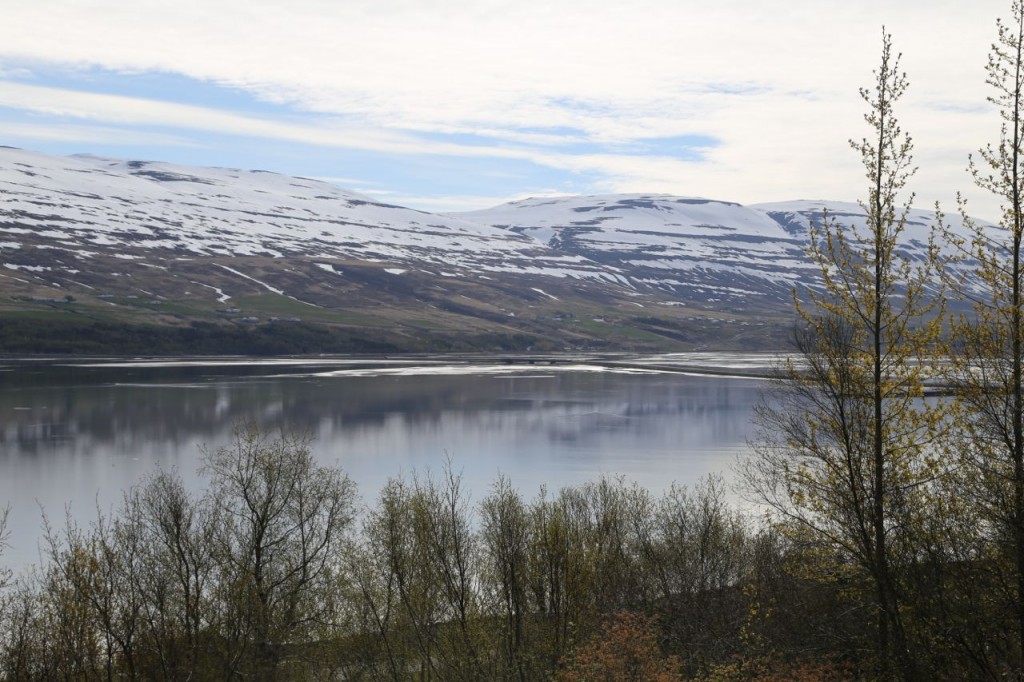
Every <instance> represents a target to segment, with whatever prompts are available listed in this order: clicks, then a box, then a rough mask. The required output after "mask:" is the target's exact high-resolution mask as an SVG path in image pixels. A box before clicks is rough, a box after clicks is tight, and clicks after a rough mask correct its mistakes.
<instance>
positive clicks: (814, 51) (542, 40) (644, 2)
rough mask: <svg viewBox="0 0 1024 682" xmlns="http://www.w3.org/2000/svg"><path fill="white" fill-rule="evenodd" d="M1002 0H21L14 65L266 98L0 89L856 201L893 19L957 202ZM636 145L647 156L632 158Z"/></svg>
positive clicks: (121, 116) (213, 120)
mask: <svg viewBox="0 0 1024 682" xmlns="http://www.w3.org/2000/svg"><path fill="white" fill-rule="evenodd" d="M1005 5H1006V3H1005V2H1004V1H1003V0H999V1H998V2H997V1H996V0H978V1H977V2H974V3H963V2H958V1H956V0H931V1H929V2H925V1H923V0H906V1H904V2H900V3H892V2H884V1H883V0H864V2H860V3H848V2H841V1H840V0H788V1H787V2H785V3H783V2H777V1H774V0H761V1H760V2H752V1H742V0H719V1H718V2H715V3H711V2H699V1H694V2H678V0H636V1H635V2H632V3H628V4H623V3H618V4H612V3H593V2H583V1H582V0H562V1H561V2H558V3H551V2H547V1H541V0H515V1H513V0H476V1H474V0H417V1H415V2H414V1H411V0H346V1H345V2H335V1H333V0H295V2H292V3H289V4H288V5H287V7H285V6H284V5H282V4H281V3H277V2H270V1H269V0H264V1H260V0H247V1H243V0H202V1H200V0H177V1H176V2H174V3H149V2H135V3H124V2H119V1H116V0H87V1H83V0H47V2H37V3H27V2H26V3H14V4H12V6H11V7H8V8H5V15H4V21H3V22H2V23H0V73H10V74H19V73H23V70H24V69H29V70H32V69H33V68H34V67H36V66H46V67H47V68H48V69H61V70H66V71H65V72H66V73H68V74H71V75H70V76H68V78H69V79H72V78H73V75H74V74H75V73H78V74H80V75H84V76H87V75H88V73H89V71H90V69H102V70H104V71H105V72H116V73H123V74H125V82H130V80H131V79H130V77H129V74H138V73H169V74H181V75H182V76H184V77H187V78H189V79H194V80H196V81H198V82H202V83H206V84H208V85H210V86H216V87H220V88H226V89H229V90H231V91H234V92H238V93H243V94H245V95H247V96H250V97H253V98H256V99H258V100H260V101H262V102H265V103H267V104H268V109H267V111H266V112H264V111H263V110H261V111H260V115H255V114H253V113H249V112H244V111H241V110H229V109H226V108H219V109H218V108H216V107H204V106H195V105H187V104H182V103H179V102H174V101H161V99H162V98H149V99H147V98H143V97H130V96H127V94H126V93H121V94H120V95H115V94H114V93H112V92H108V93H106V94H100V93H85V92H81V91H77V92H76V91H75V88H73V87H70V86H68V85H67V84H66V83H65V87H53V88H46V87H42V86H38V85H37V86H32V85H30V84H27V83H24V82H21V83H14V82H11V81H9V82H7V83H5V84H3V85H0V100H2V101H3V102H6V103H7V106H11V107H17V108H21V109H25V110H31V111H33V112H36V113H37V114H45V115H49V116H66V117H70V118H72V119H75V120H76V121H78V122H79V125H80V122H81V121H83V120H86V121H93V122H95V123H96V124H97V125H100V126H104V127H107V128H110V127H112V126H116V125H123V126H154V127H159V128H162V129H164V130H159V131H157V132H159V133H161V134H167V135H171V136H182V134H181V133H179V132H178V131H179V130H203V131H209V132H217V133H220V134H224V135H236V136H249V137H266V138H270V139H277V140H287V141H292V142H296V143H299V144H303V145H328V146H334V147H338V148H347V149H361V150H366V151H372V152H375V153H385V154H392V155H415V156H419V157H423V156H431V155H433V156H438V157H449V158H451V157H460V158H468V159H477V160H480V162H481V168H482V169H491V170H493V169H495V168H498V167H499V166H500V164H501V162H502V161H503V160H504V161H526V162H529V163H532V164H536V165H538V166H543V167H544V168H553V169H558V170H562V171H565V172H567V173H575V174H580V175H587V176H592V182H593V187H594V188H595V189H608V190H611V189H621V190H625V189H639V188H641V186H642V185H646V186H644V187H643V189H644V190H646V191H660V190H674V191H679V192H681V193H689V194H694V193H699V194H706V195H714V196H718V197H723V198H732V199H736V200H740V201H753V200H766V199H778V198H788V197H791V196H795V195H799V196H807V195H818V196H834V197H840V198H846V197H849V196H851V195H852V194H854V193H855V192H856V191H857V190H858V189H859V187H860V185H861V184H862V183H861V180H860V177H861V172H860V170H859V169H858V167H857V159H856V157H855V155H853V154H852V153H851V152H849V150H848V149H847V147H846V144H845V141H846V139H847V138H848V137H851V136H858V135H860V134H861V131H862V129H863V122H862V120H861V118H860V113H861V112H862V111H863V106H862V105H861V103H860V102H859V101H858V99H857V87H858V86H860V85H865V84H868V83H869V81H870V77H871V76H870V74H871V70H872V69H873V68H874V67H875V62H876V60H877V54H878V49H879V47H880V43H881V39H880V38H881V28H880V27H881V25H882V24H883V23H885V24H886V26H887V27H888V29H889V30H891V31H892V32H893V34H894V41H895V45H896V47H897V48H898V49H900V50H902V51H903V52H904V54H905V57H904V67H905V68H906V70H907V71H908V73H909V75H910V80H911V89H910V91H909V93H908V96H907V98H906V101H905V108H904V109H901V115H903V114H902V112H903V111H905V112H906V114H905V121H906V126H905V127H906V128H907V129H909V130H911V131H912V132H913V133H914V135H915V138H916V139H917V140H918V145H919V149H920V150H921V154H922V156H921V158H922V159H927V160H928V161H929V164H930V167H928V168H925V167H924V166H923V165H922V171H921V173H920V175H919V177H918V179H917V180H918V181H916V182H915V186H919V187H922V188H924V190H923V191H922V192H921V194H923V195H927V196H929V197H930V196H932V195H935V196H937V197H943V198H944V197H947V196H951V194H952V193H953V192H954V191H955V189H958V188H960V187H962V186H963V185H967V184H969V183H968V182H967V179H966V178H965V177H964V176H963V173H962V170H963V165H964V164H965V159H966V154H967V153H968V152H969V151H970V150H971V149H974V148H976V147H977V146H979V145H980V144H982V143H984V142H985V141H988V140H991V139H993V136H994V134H997V133H998V127H997V126H998V124H996V126H995V127H993V125H992V124H991V120H990V117H989V116H988V114H987V113H986V110H984V108H980V109H979V103H982V102H984V98H985V95H986V94H987V93H986V91H985V90H986V89H985V86H984V74H983V66H984V63H985V54H986V51H987V49H988V45H989V43H990V42H991V40H992V38H993V36H994V19H995V17H997V16H1000V15H1004V14H1006V12H1007V9H1008V8H1007V7H1006V6H1005ZM55 18H59V19H55ZM41 26H45V27H46V29H45V30H40V29H39V27H41ZM19 70H21V71H19ZM17 77H18V76H17V75H12V76H10V78H12V79H13V78H17ZM32 87H34V88H35V89H31V88H32ZM167 99H168V100H170V99H173V98H172V97H171V96H168V98H167ZM264 113H265V114H266V115H264ZM988 113H990V112H988ZM61 125H62V126H63V125H64V124H63V123H62V124H61ZM63 129H64V130H65V132H67V131H70V130H72V129H71V128H67V127H64V128H63ZM80 132H82V133H85V132H86V131H85V130H80ZM55 134H56V133H55ZM686 136H703V137H706V138H709V139H713V140H715V141H716V144H715V145H713V146H709V147H706V148H702V149H700V152H699V155H698V156H697V157H696V158H694V157H693V154H692V152H693V149H689V150H684V151H685V152H686V153H681V152H679V151H678V150H676V149H672V148H670V147H668V146H667V145H668V144H669V143H668V142H666V141H668V140H674V139H679V138H682V137H686ZM469 137H474V138H476V141H475V142H474V143H472V144H471V143H469V142H468V138H469ZM646 143H650V144H649V146H648V145H646ZM631 145H633V146H634V149H633V150H632V151H631V149H630V146H631ZM595 147H597V148H595ZM636 147H640V148H644V153H632V152H633V151H635V148H636ZM343 172H344V173H346V174H348V173H349V172H350V171H348V170H344V171H343ZM526 182H529V181H528V180H527V181H526Z"/></svg>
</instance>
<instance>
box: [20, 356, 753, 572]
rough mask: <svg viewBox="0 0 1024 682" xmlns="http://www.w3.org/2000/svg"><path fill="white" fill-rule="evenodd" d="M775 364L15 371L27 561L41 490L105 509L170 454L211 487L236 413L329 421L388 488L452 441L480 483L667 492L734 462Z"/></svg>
mask: <svg viewBox="0 0 1024 682" xmlns="http://www.w3.org/2000/svg"><path fill="white" fill-rule="evenodd" d="M764 385H765V384H764V382H762V381H758V380H755V379H742V378H726V377H718V376H692V375H682V374H672V373H644V372H639V373H618V372H609V371H589V370H588V369H587V368H579V367H576V368H564V367H563V368H548V367H518V368H508V367H505V368H500V367H498V368H491V369H490V370H488V369H487V368H483V369H482V370H481V371H480V372H475V371H474V370H473V368H467V367H462V368H461V369H459V371H450V372H446V371H445V367H443V366H439V367H434V366H431V371H430V372H426V373H424V372H416V371H398V370H389V371H386V372H374V371H371V370H367V369H366V368H359V369H353V368H348V369H346V367H345V366H343V367H341V368H339V367H337V366H323V365H322V364H317V363H313V364H309V365H305V364H303V363H293V364H282V363H259V364H245V363H238V364H228V365H204V364H201V363H200V364H197V365H181V364H171V365H160V364H151V365H147V364H132V363H123V364H120V365H118V366H110V365H100V366H68V365H66V364H63V365H62V364H56V363H11V364H8V365H7V367H5V368H4V371H3V372H2V373H0V466H2V472H3V475H2V476H0V506H2V505H4V504H5V503H8V502H9V503H10V505H11V510H12V511H11V523H12V528H11V529H12V537H11V544H12V548H11V549H10V550H8V554H7V555H6V556H7V559H8V561H7V562H8V563H9V564H10V565H15V566H22V565H24V564H27V563H30V562H34V561H35V560H36V557H37V550H36V547H37V544H38V539H39V537H40V527H41V514H40V506H41V507H42V508H43V509H44V510H45V511H46V513H47V514H48V515H49V516H50V518H51V520H53V521H54V522H55V525H57V526H60V525H61V523H62V520H63V514H64V512H65V509H68V511H69V513H70V514H71V516H72V517H73V518H76V519H78V520H79V521H80V522H82V523H88V522H89V521H91V520H92V519H93V518H94V517H95V515H96V508H97V505H98V506H99V508H100V509H103V510H109V509H110V507H111V505H115V504H117V503H118V502H119V501H120V499H121V496H122V494H123V491H125V490H127V489H128V488H129V487H130V486H131V485H133V484H135V483H136V482H138V481H139V480H140V479H141V478H143V477H144V476H145V475H146V474H148V473H150V472H153V471H155V470H157V468H159V467H162V468H177V469H178V471H179V472H180V473H181V474H182V477H183V478H184V479H185V481H186V484H187V485H189V486H190V487H192V489H194V490H197V491H198V490H200V489H201V488H202V481H201V478H200V477H199V476H198V475H197V473H196V469H197V467H198V466H199V464H200V459H201V456H200V446H202V445H205V446H206V447H210V448H216V447H218V446H220V445H223V444H226V443H227V442H228V440H229V438H230V434H231V428H232V425H233V424H235V423H237V422H240V421H242V420H254V421H256V422H258V423H260V424H261V425H262V426H263V427H266V428H270V429H277V428H288V429H291V430H300V431H308V432H310V433H312V434H313V436H314V438H315V441H314V444H313V448H314V451H315V453H316V454H317V456H318V458H319V459H320V460H321V461H324V462H328V463H337V464H338V465H340V466H341V467H342V468H343V469H344V470H345V471H347V472H348V473H349V475H350V476H351V477H352V478H353V480H355V482H356V483H357V484H358V485H359V490H360V493H361V494H362V496H363V498H364V500H366V501H367V503H369V504H372V503H373V502H374V500H375V498H376V496H377V494H378V492H379V490H380V488H381V486H382V485H383V484H384V483H385V482H386V481H387V479H388V478H390V477H393V476H398V475H410V474H412V473H413V472H416V473H418V474H421V475H422V474H425V473H426V472H427V471H428V470H429V471H432V472H435V473H438V472H440V470H441V468H442V467H443V466H444V462H445V460H446V457H448V458H450V460H451V462H452V465H453V467H454V468H455V470H456V471H458V472H461V473H462V475H463V482H464V484H465V486H466V487H467V489H468V490H469V491H470V492H471V493H472V496H473V499H474V500H479V499H481V498H482V497H483V496H484V495H486V493H487V492H488V490H489V488H490V486H491V484H492V483H493V482H494V481H495V480H496V478H497V477H498V475H499V474H501V475H505V476H507V477H508V478H509V479H510V480H511V481H512V483H513V484H514V485H516V486H517V487H519V488H520V489H521V490H522V492H523V494H524V495H526V496H527V497H532V496H533V495H534V494H535V493H536V492H537V490H538V489H539V487H540V486H541V485H546V486H547V487H548V488H549V489H552V490H557V489H558V488H559V487H561V486H563V485H568V484H574V483H581V482H584V481H587V480H593V479H595V478H597V477H598V476H600V475H601V474H622V475H624V476H626V477H627V480H630V481H636V482H637V483H639V484H641V485H644V486H646V487H648V488H649V489H651V490H652V491H654V492H661V491H662V490H664V489H666V488H667V487H668V486H669V485H671V483H672V482H673V481H676V482H679V483H684V484H688V485H692V484H693V483H695V482H696V481H697V480H698V479H699V478H700V477H702V476H704V475H706V474H708V473H712V472H721V473H723V474H726V475H728V469H729V467H730V466H731V464H732V462H733V461H734V459H735V457H736V454H737V453H739V452H741V451H743V450H744V449H745V447H746V441H747V439H748V438H749V437H751V436H753V434H754V432H753V427H752V425H751V423H750V420H751V414H752V408H753V405H754V404H755V403H756V401H757V399H758V393H759V389H761V388H763V387H764Z"/></svg>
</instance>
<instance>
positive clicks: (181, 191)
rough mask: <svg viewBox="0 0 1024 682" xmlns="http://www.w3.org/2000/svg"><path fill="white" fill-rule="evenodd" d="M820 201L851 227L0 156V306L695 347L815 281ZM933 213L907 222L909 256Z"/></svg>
mask: <svg viewBox="0 0 1024 682" xmlns="http://www.w3.org/2000/svg"><path fill="white" fill-rule="evenodd" d="M826 208H827V209H828V211H829V213H830V215H832V216H833V217H835V218H837V219H839V220H842V221H846V220H849V221H850V222H851V223H857V222H858V221H860V222H862V221H863V211H861V210H860V208H859V207H858V206H857V205H856V204H841V203H837V202H789V203H780V204H765V205H760V206H742V205H740V204H737V203H732V202H726V201H714V200H709V199H702V198H687V197H677V196H667V195H643V194H632V195H606V196H579V197H559V198H542V199H527V200H523V201H517V202H513V203H509V204H505V205H502V206H498V207H495V208H492V209H488V210H484V211H474V212H469V213H461V214H448V215H439V214H431V213H425V212H422V211H417V210H413V209H409V208H404V207H401V206H394V205H389V204H385V203H381V202H379V201H376V200H374V199H372V198H370V197H367V196H364V195H360V194H357V193H355V192H351V191H348V190H345V189H342V188H340V187H337V186H335V185H333V184H330V183H326V182H322V181H318V180H311V179H306V178H295V177H289V176H284V175H278V174H275V173H268V172H263V171H241V170H233V169H224V168H196V167H186V166H180V165H174V164H167V163H156V162H146V161H125V160H118V159H106V158H99V157H94V156H85V155H81V156H72V157H54V156H47V155H44V154H38V153H34V152H29V151H24V150H19V149H13V148H0V299H3V301H6V303H4V302H3V301H0V303H2V304H3V305H5V306H7V307H8V308H10V307H11V306H14V307H17V306H22V307H25V306H28V307H31V306H37V307H38V306H43V305H50V306H51V307H53V306H54V305H56V302H58V301H62V300H63V301H64V302H65V303H69V304H70V303H71V302H72V301H73V302H74V303H75V305H76V306H77V307H78V308H79V309H80V310H79V312H81V313H82V314H87V315H98V314H101V312H102V311H105V312H107V313H109V314H113V315H115V317H118V319H121V320H128V321H132V322H137V321H140V320H143V319H150V318H152V319H154V320H157V321H159V322H160V323H163V324H182V323H185V322H188V321H194V320H196V319H206V320H212V321H216V322H218V323H223V324H240V322H239V320H245V323H246V324H255V323H259V322H262V321H265V320H268V319H270V318H272V317H281V315H287V316H288V318H289V319H303V320H308V321H319V322H324V323H327V324H335V325H338V324H340V325H349V326H352V327H360V328H364V329H365V328H374V327H376V328H378V329H380V330H383V331H382V332H381V333H385V332H387V333H390V331H389V330H391V329H392V328H393V329H398V330H403V331H402V333H403V334H405V335H406V336H408V337H409V338H412V337H414V336H415V335H416V334H419V333H424V334H429V333H433V332H434V331H437V330H441V332H445V333H451V334H455V335H458V334H459V333H462V334H466V335H473V334H477V335H484V336H486V335H488V334H499V335H506V336H507V335H513V336H514V335H517V334H519V335H526V336H527V337H531V338H532V337H536V338H540V337H550V336H552V335H554V336H556V337H558V338H559V339H560V341H561V342H565V343H573V344H576V343H577V342H579V343H582V344H584V345H586V344H587V343H590V342H592V341H593V340H594V339H604V340H609V339H611V341H610V342H611V343H613V344H614V343H616V341H615V340H616V339H618V340H619V341H621V340H622V339H624V338H631V335H632V337H634V338H635V337H636V334H635V333H634V332H638V330H639V333H640V336H641V337H644V338H647V336H650V338H649V339H648V340H649V341H650V343H651V344H652V345H657V342H658V339H661V340H665V341H670V342H672V343H676V344H677V345H678V344H679V343H682V344H686V343H691V342H692V343H697V342H699V340H700V339H701V338H703V336H706V334H705V335H703V336H702V335H701V334H696V333H695V332H694V330H695V329H697V328H698V327H701V328H706V327H708V325H712V326H713V325H714V323H715V321H718V322H723V321H724V322H736V323H740V322H742V324H745V325H750V324H754V325H756V324H761V323H763V320H764V319H766V318H771V316H772V315H778V316H780V317H779V319H782V318H785V317H786V315H787V314H788V313H789V311H790V301H791V291H792V289H793V287H794V286H797V285H813V284H814V283H815V282H816V268H815V267H814V266H813V265H812V264H810V263H809V262H808V260H807V258H806V256H805V252H804V248H805V245H806V241H807V229H808V225H809V224H810V222H811V221H817V220H820V218H821V213H822V211H823V210H824V209H826ZM931 220H932V217H931V215H930V214H928V213H927V212H915V213H914V214H913V215H912V220H911V225H910V226H909V228H908V232H907V240H906V243H905V244H904V248H905V249H906V250H907V252H908V253H910V254H911V255H912V256H914V255H915V254H916V255H921V254H923V253H924V249H925V248H927V232H928V225H929V224H930V222H931ZM295 304H298V307H296V305H295ZM90 306H93V307H91V308H90ZM65 309H66V308H61V310H65ZM396 311H398V312H396ZM272 313H278V314H276V315H272ZM417 320H418V322H417ZM417 325H420V326H417ZM602 325H603V326H602ZM605 327H607V329H605ZM432 330H433V331H432ZM644 335H647V336H644ZM524 343H526V342H525V341H524ZM400 345H401V344H399V346H400Z"/></svg>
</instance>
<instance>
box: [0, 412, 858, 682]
mask: <svg viewBox="0 0 1024 682" xmlns="http://www.w3.org/2000/svg"><path fill="white" fill-rule="evenodd" d="M204 472H205V474H206V476H207V479H208V484H209V487H208V490H207V492H206V493H205V494H204V495H202V496H199V497H197V496H194V495H192V494H190V493H189V492H187V491H186V490H185V488H184V486H183V484H182V482H181V480H180V479H179V478H178V477H177V475H175V474H174V473H171V472H161V473H158V474H156V475H154V476H153V477H151V478H149V479H148V480H146V481H145V482H143V483H142V484H140V485H139V486H138V487H137V488H136V489H134V490H133V491H131V492H130V493H129V494H128V495H127V496H126V497H125V499H124V502H123V505H122V506H121V508H120V510H119V512H118V513H117V514H116V515H114V516H113V517H110V518H106V517H101V518H98V519H96V521H95V522H94V523H93V524H92V525H90V526H89V527H87V528H85V527H81V526H78V525H76V524H75V523H73V522H71V521H70V520H69V521H68V522H67V523H66V524H65V525H64V527H63V528H54V527H48V528H47V547H48V549H47V561H46V562H45V564H44V565H43V566H42V567H40V568H39V569H38V570H36V571H34V572H33V573H31V574H29V575H25V576H21V577H18V578H17V579H14V578H12V577H11V576H10V575H9V574H8V575H7V576H6V579H7V580H6V586H5V588H4V590H3V592H2V594H3V596H2V604H0V605H2V608H0V614H2V615H0V679H7V680H40V679H48V680H49V679H55V680H56V679H68V680H70V679H82V680H88V679H128V680H133V679H134V680H137V679H147V680H149V679H164V680H180V679H193V680H225V679H268V680H269V679H293V680H308V679H352V680H355V679H363V680H400V679H433V680H456V679H461V680H485V679H486V680H491V679H494V680H498V679H508V680H541V679H552V678H553V677H556V678H557V679H560V680H594V679H608V680H612V679H614V680H628V679H636V680H678V679H708V680H711V679H723V680H724V679H740V678H742V679H787V678H788V676H789V675H791V674H795V672H794V671H803V672H802V673H800V674H802V675H804V678H803V679H829V677H827V676H829V675H831V676H842V675H845V674H846V673H847V672H858V671H864V670H867V669H869V668H870V661H871V655H870V653H869V652H870V650H871V649H870V644H869V643H870V636H871V622H872V621H871V618H870V615H871V611H872V609H871V607H870V605H869V604H865V603H863V602H861V601H860V600H859V599H857V598H852V599H851V598H850V597H849V595H851V594H856V593H857V592H858V590H860V589H861V586H862V585H863V582H864V577H863V576H857V575H855V574H853V573H851V574H849V575H836V576H834V577H833V578H831V579H829V580H828V581H825V582H822V581H820V580H818V579H812V578H806V577H800V576H802V575H808V574H809V573H810V572H812V571H811V569H812V568H813V566H814V565H815V563H816V562H817V561H818V558H817V557H815V556H814V554H813V553H811V552H809V551H807V548H806V547H805V546H803V545H802V544H801V543H800V542H799V541H796V540H794V539H791V538H790V537H788V536H787V534H785V533H782V532H780V531H779V530H778V529H777V528H773V527H771V526H767V525H763V524H759V523H756V522H755V521H754V520H753V519H752V518H748V517H745V516H743V515H741V514H740V513H739V512H737V511H736V510H735V509H733V508H731V507H730V506H729V505H728V504H727V503H726V501H725V496H724V492H723V488H722V485H721V483H719V482H718V481H717V480H714V479H711V480H709V481H707V482H705V483H704V484H702V485H700V486H698V487H697V488H696V489H695V490H692V491H689V490H686V489H684V488H680V487H673V488H672V489H670V490H669V491H668V492H666V493H665V494H664V495H662V496H661V497H655V496H652V495H651V494H650V493H649V492H647V491H646V490H643V489H642V488H639V487H636V486H631V485H627V484H626V483H624V482H623V481H621V480H610V479H604V480H600V481H597V482H594V483H591V484H587V485H583V486H579V487H573V488H566V489H563V490H561V491H559V492H558V493H548V492H547V491H543V490H542V491H540V493H539V494H538V495H537V496H536V497H534V498H533V499H532V500H527V499H524V498H523V496H522V495H521V494H520V493H519V492H518V491H516V490H515V489H514V488H513V487H512V485H511V484H510V482H509V481H507V480H499V481H497V482H496V483H495V484H494V486H493V487H492V489H491V490H490V492H489V493H488V494H487V495H486V496H485V497H484V498H483V499H482V500H480V501H479V503H477V504H472V503H471V502H470V498H469V495H468V493H467V491H465V490H464V489H463V488H462V487H461V485H460V482H459V478H458V477H457V476H456V475H454V474H452V473H451V472H450V471H445V472H444V474H443V475H442V476H441V478H439V479H434V478H430V477H427V478H415V477H414V478H412V479H411V480H403V479H396V480H392V481H391V482H389V483H388V484H387V485H386V486H385V487H384V489H383V490H381V491H380V493H379V495H378V497H377V500H376V502H375V503H373V504H371V505H369V506H368V507H367V508H366V509H360V507H359V505H358V503H357V497H356V492H355V489H354V486H353V484H352V483H351V481H349V479H348V478H347V477H346V476H345V475H344V474H343V473H342V472H340V471H338V470H336V469H333V468H329V467H325V466H321V465H318V464H317V463H315V462H314V460H313V458H312V456H311V454H310V451H309V448H308V441H307V440H305V439H303V438H298V437H294V436H291V435H287V434H284V435H280V436H276V437H270V436H268V435H267V434H265V433H262V432H260V431H259V429H257V428H255V427H251V426H249V427H240V428H239V429H237V430H236V437H235V440H234V441H233V442H232V443H231V444H230V445H227V446H225V447H222V448H220V449H217V450H213V451H208V452H205V453H204ZM840 614H841V615H840ZM840 652H841V655H840ZM837 656H839V658H836V657H837ZM823 675H824V676H826V677H821V676H823ZM815 676H817V677H815ZM837 678H838V677H837Z"/></svg>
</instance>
